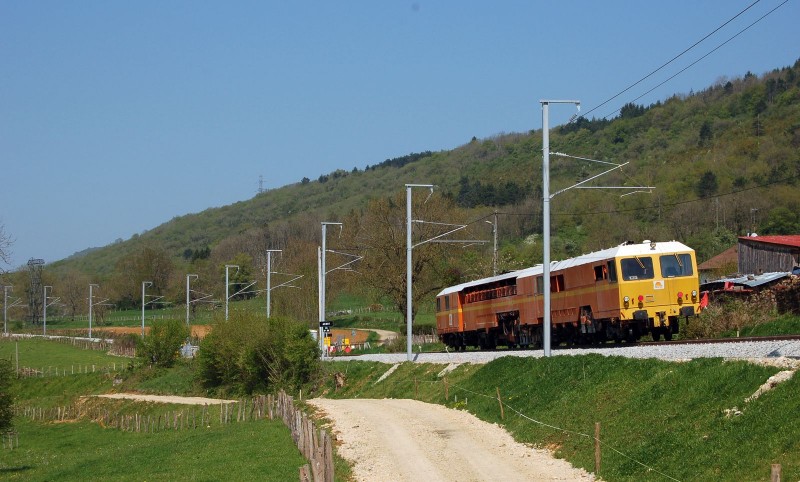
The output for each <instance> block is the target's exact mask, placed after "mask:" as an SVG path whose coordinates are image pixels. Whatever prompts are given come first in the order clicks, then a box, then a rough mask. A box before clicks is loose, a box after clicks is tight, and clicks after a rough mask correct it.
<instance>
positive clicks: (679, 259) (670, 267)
mask: <svg viewBox="0 0 800 482" xmlns="http://www.w3.org/2000/svg"><path fill="white" fill-rule="evenodd" d="M659 262H660V263H661V276H663V277H664V278H675V277H680V276H692V275H693V274H694V270H693V268H692V257H691V255H689V254H688V253H683V254H666V255H664V256H661V258H660V259H659Z"/></svg>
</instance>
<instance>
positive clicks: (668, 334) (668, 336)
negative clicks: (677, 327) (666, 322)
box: [664, 329, 672, 341]
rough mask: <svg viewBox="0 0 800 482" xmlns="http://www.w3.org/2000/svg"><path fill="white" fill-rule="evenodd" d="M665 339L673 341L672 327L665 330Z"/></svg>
mask: <svg viewBox="0 0 800 482" xmlns="http://www.w3.org/2000/svg"><path fill="white" fill-rule="evenodd" d="M664 339H665V340H667V341H672V330H670V329H666V330H664Z"/></svg>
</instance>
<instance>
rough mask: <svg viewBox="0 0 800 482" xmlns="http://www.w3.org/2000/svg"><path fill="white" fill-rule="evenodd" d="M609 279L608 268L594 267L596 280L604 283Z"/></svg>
mask: <svg viewBox="0 0 800 482" xmlns="http://www.w3.org/2000/svg"><path fill="white" fill-rule="evenodd" d="M605 279H608V267H607V266H606V265H604V264H601V265H598V266H595V267H594V280H595V281H603V280H605Z"/></svg>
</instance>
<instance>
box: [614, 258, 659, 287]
mask: <svg viewBox="0 0 800 482" xmlns="http://www.w3.org/2000/svg"><path fill="white" fill-rule="evenodd" d="M619 264H620V266H621V267H622V279H623V280H625V281H635V280H642V279H653V258H651V257H649V256H644V257H640V256H634V257H633V258H623V259H621V260H620V263H619Z"/></svg>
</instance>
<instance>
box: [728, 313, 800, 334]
mask: <svg viewBox="0 0 800 482" xmlns="http://www.w3.org/2000/svg"><path fill="white" fill-rule="evenodd" d="M798 333H800V316H796V315H790V314H784V315H780V316H779V317H778V318H776V319H774V320H772V321H769V322H767V323H762V324H760V325H755V326H746V327H744V328H742V330H741V331H740V332H739V336H780V335H796V334H798ZM723 336H728V337H734V336H736V332H735V331H731V332H727V333H725V334H724V335H723Z"/></svg>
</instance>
